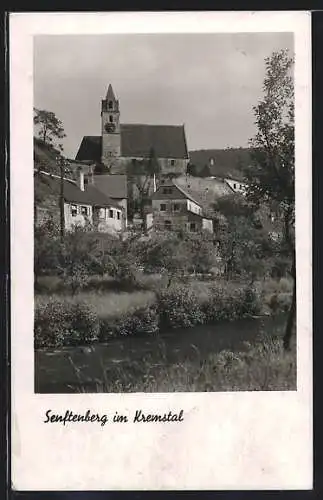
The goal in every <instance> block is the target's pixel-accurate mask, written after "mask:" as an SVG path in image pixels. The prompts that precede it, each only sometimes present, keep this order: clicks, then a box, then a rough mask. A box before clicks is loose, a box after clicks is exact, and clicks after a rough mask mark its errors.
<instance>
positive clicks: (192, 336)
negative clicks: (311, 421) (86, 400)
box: [35, 314, 286, 393]
mask: <svg viewBox="0 0 323 500" xmlns="http://www.w3.org/2000/svg"><path fill="white" fill-rule="evenodd" d="M285 322H286V315H285V314H283V315H278V316H274V317H262V318H256V319H242V320H238V321H232V322H221V323H217V324H213V325H200V326H196V327H194V328H185V329H184V328H183V329H182V328H179V329H176V330H172V331H170V332H169V333H164V334H162V335H160V336H159V337H151V338H147V337H132V338H131V337H128V338H122V339H112V340H111V341H110V342H109V343H107V344H96V345H95V346H93V347H92V348H82V347H76V348H62V349H48V350H37V351H36V352H35V392H39V393H70V392H75V391H77V386H78V385H79V379H78V376H77V373H76V371H77V370H75V367H77V369H78V370H80V372H81V373H82V379H87V380H89V381H90V380H94V379H95V378H97V379H100V377H101V376H102V366H104V367H109V366H110V367H111V366H115V365H116V364H118V365H120V364H121V365H122V364H129V362H133V361H137V362H139V363H140V361H141V360H142V359H143V358H147V357H149V359H150V360H151V362H152V363H157V364H158V363H160V362H162V363H163V364H173V363H177V362H181V361H184V360H187V359H196V357H197V356H198V357H199V358H200V359H204V358H205V357H207V356H208V355H209V354H211V353H218V352H220V351H222V350H230V351H239V350H242V349H244V348H245V342H247V341H249V342H253V341H255V340H256V339H257V338H258V337H259V336H260V335H262V334H266V335H267V336H274V335H279V336H281V335H282V334H283V331H284V325H285ZM71 359H72V362H73V365H74V367H73V365H72V363H71ZM89 383H90V382H89Z"/></svg>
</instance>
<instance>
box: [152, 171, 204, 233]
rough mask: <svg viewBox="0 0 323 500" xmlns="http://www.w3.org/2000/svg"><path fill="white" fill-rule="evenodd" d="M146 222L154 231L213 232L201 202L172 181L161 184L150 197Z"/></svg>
mask: <svg viewBox="0 0 323 500" xmlns="http://www.w3.org/2000/svg"><path fill="white" fill-rule="evenodd" d="M147 221H150V222H149V224H148V226H151V228H152V229H154V230H156V231H164V230H175V231H176V230H184V231H190V232H199V231H202V230H208V231H210V232H213V221H212V218H211V217H208V216H207V215H206V214H205V211H204V209H203V205H202V203H201V201H200V200H199V199H198V198H197V197H196V196H193V195H192V193H191V192H189V191H188V190H186V189H184V188H183V187H182V186H180V185H178V184H177V183H176V181H174V180H173V181H171V182H165V183H161V184H160V185H159V187H158V188H157V190H156V191H155V192H154V193H153V194H152V195H151V215H148V217H147Z"/></svg>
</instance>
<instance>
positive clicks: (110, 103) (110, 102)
mask: <svg viewBox="0 0 323 500" xmlns="http://www.w3.org/2000/svg"><path fill="white" fill-rule="evenodd" d="M112 108H113V102H112V101H109V109H112Z"/></svg>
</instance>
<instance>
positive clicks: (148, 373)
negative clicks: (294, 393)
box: [80, 339, 296, 392]
mask: <svg viewBox="0 0 323 500" xmlns="http://www.w3.org/2000/svg"><path fill="white" fill-rule="evenodd" d="M198 358H199V356H198V354H197V360H196V361H191V360H187V361H184V362H183V363H176V364H173V365H171V366H167V365H166V364H163V363H161V364H160V365H159V366H155V365H154V363H152V362H151V360H149V359H146V360H144V361H143V362H140V363H136V364H134V363H132V364H130V365H129V366H127V367H116V368H114V369H113V370H111V371H108V370H106V371H102V380H100V381H97V382H96V391H97V392H191V391H192V392H216V391H271V390H276V391H284V390H296V359H295V355H294V353H289V354H288V355H285V353H284V351H283V346H282V343H281V341H280V340H278V339H276V340H272V339H267V340H265V339H262V340H261V341H258V342H257V343H255V344H254V345H251V344H247V345H246V350H245V351H241V352H231V351H221V352H220V353H218V354H212V355H210V356H209V357H208V358H206V359H205V360H203V359H202V360H200V359H198ZM134 374H135V376H134ZM80 382H81V387H82V379H80ZM83 387H84V386H83ZM91 391H92V389H91Z"/></svg>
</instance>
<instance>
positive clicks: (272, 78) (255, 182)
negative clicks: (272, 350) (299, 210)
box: [246, 50, 296, 350]
mask: <svg viewBox="0 0 323 500" xmlns="http://www.w3.org/2000/svg"><path fill="white" fill-rule="evenodd" d="M293 63H294V61H293V58H292V57H290V56H289V53H288V51H287V50H281V51H280V52H274V53H273V54H272V55H271V56H270V57H268V58H266V59H265V65H266V76H265V79H264V84H263V94H264V95H263V98H262V99H261V100H260V101H259V103H258V104H257V105H256V106H255V107H254V108H253V110H254V114H255V124H256V127H257V133H256V135H255V137H254V138H253V139H252V140H251V141H250V146H251V148H252V158H253V161H252V165H251V166H250V167H249V169H248V170H247V172H246V175H247V182H248V184H249V188H248V190H247V196H248V197H249V199H250V200H252V201H254V202H255V203H258V204H259V205H260V204H262V203H264V202H265V203H268V204H271V203H272V204H276V205H278V206H279V212H280V214H281V216H282V218H283V221H284V238H285V241H286V244H287V245H288V247H289V251H290V255H291V260H292V263H291V269H290V273H291V276H292V278H293V295H292V303H291V307H290V311H289V315H288V320H287V325H286V330H285V335H284V347H285V349H287V350H288V349H290V344H291V338H292V334H293V332H294V330H295V319H296V266H295V238H294V224H295V193H294V171H295V169H294V164H295V155H294V85H293V77H292V69H293Z"/></svg>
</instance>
